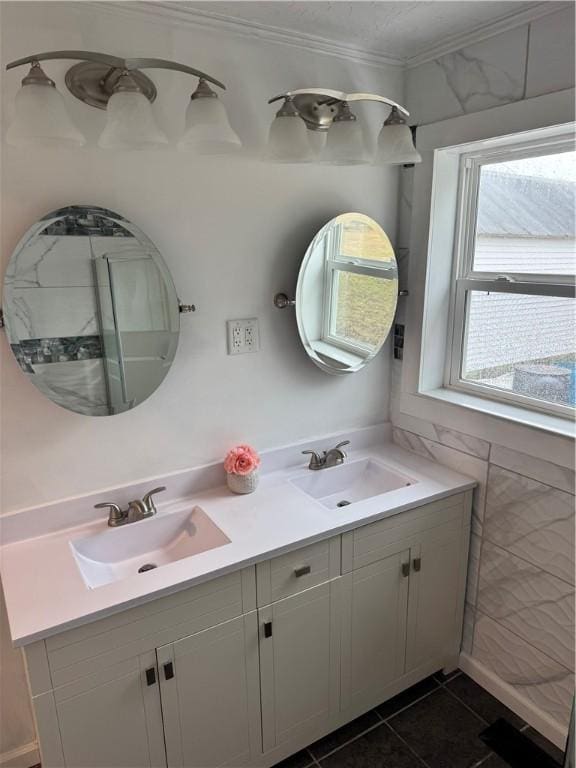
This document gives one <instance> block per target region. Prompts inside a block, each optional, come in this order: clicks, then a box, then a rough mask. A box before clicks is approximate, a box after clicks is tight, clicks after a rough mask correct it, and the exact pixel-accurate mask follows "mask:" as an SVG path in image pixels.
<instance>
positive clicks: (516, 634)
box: [476, 608, 574, 675]
mask: <svg viewBox="0 0 576 768" xmlns="http://www.w3.org/2000/svg"><path fill="white" fill-rule="evenodd" d="M476 610H477V611H478V613H481V614H482V616H484V617H485V618H487V619H490V621H493V622H494V624H498V626H499V627H502V629H505V630H506V631H507V632H510V634H511V635H514V636H515V637H517V638H519V639H520V640H521V641H522V642H523V643H524V645H528V646H529V647H530V648H534V650H536V651H538V653H541V654H542V655H543V656H546V658H547V659H548V660H549V661H552V662H554V664H557V665H558V666H559V667H562V669H563V670H564V671H565V672H566V673H567V674H569V675H573V674H574V673H573V671H572V670H571V669H569V668H568V667H567V666H566V665H565V664H563V663H562V662H561V661H558V659H555V658H554V656H550V654H549V653H548V652H547V651H543V650H542V648H539V647H538V646H537V645H533V644H532V643H530V642H528V640H526V639H525V638H523V637H522V635H519V634H518V632H515V631H514V630H513V629H510V627H507V626H506V625H505V624H502V622H501V621H500V620H499V619H495V618H494V616H490V614H489V613H486V612H485V611H483V610H481V609H480V608H477V609H476Z"/></svg>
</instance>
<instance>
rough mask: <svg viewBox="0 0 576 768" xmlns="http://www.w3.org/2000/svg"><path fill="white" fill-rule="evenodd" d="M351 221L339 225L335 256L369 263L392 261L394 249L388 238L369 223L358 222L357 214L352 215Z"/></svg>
mask: <svg viewBox="0 0 576 768" xmlns="http://www.w3.org/2000/svg"><path fill="white" fill-rule="evenodd" d="M354 216H355V218H354V220H353V221H347V222H345V223H344V224H340V225H339V229H340V243H339V249H338V250H339V253H338V254H337V256H340V257H344V258H346V257H348V258H352V259H369V260H370V261H392V260H393V259H395V256H394V249H393V248H392V243H391V242H390V240H389V239H388V236H387V235H386V234H385V233H384V232H383V231H382V230H381V229H380V227H378V228H376V227H374V226H373V225H372V224H371V223H370V221H367V222H364V221H359V220H358V216H359V214H354Z"/></svg>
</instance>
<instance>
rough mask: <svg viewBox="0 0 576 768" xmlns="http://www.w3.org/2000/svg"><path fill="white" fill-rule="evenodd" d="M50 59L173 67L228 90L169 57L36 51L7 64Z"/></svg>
mask: <svg viewBox="0 0 576 768" xmlns="http://www.w3.org/2000/svg"><path fill="white" fill-rule="evenodd" d="M50 59H75V60H76V61H91V62H94V63H96V64H104V65H105V66H107V67H110V68H111V69H120V70H126V71H133V70H140V69H171V70H174V71H176V72H184V73H186V74H188V75H193V76H194V77H199V78H202V79H203V80H207V81H208V82H209V83H212V84H213V85H217V86H218V87H219V88H223V89H224V90H226V86H225V85H224V83H221V82H220V80H216V78H214V77H211V76H210V75H207V74H206V73H205V72H201V71H200V70H199V69H194V68H193V67H189V66H187V65H186V64H180V63H178V62H177V61H169V60H167V59H121V58H119V57H117V56H110V55H108V54H107V53H98V52H96V51H47V52H45V53H35V54H33V55H32V56H25V57H24V58H23V59H16V60H15V61H11V62H10V63H9V64H7V65H6V69H13V68H14V67H21V66H23V65H24V64H33V63H34V62H37V61H49V60H50Z"/></svg>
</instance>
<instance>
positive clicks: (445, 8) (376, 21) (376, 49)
mask: <svg viewBox="0 0 576 768" xmlns="http://www.w3.org/2000/svg"><path fill="white" fill-rule="evenodd" d="M568 4H569V3H568V2H550V1H548V2H544V3H543V2H522V0H512V1H511V0H502V1H500V0H488V1H486V0H468V1H466V0H461V1H458V0H452V1H450V2H445V1H444V0H433V1H432V2H429V1H428V2H424V1H420V2H411V1H410V0H404V1H403V2H387V1H385V0H383V1H382V2H364V0H358V1H357V2H345V1H344V0H341V1H339V2H324V1H323V0H307V1H305V2H302V0H300V1H296V2H286V1H284V0H268V1H267V2H265V1H262V0H255V1H253V2H245V1H244V0H237V1H236V0H234V1H233V2H226V1H225V0H209V2H199V1H196V0H183V2H179V3H178V5H179V7H180V8H184V7H185V8H186V9H187V10H189V11H192V12H198V13H200V14H201V15H203V16H206V17H209V18H212V19H215V20H216V19H220V20H221V21H236V22H237V23H241V24H243V25H244V26H252V27H254V28H257V29H260V30H261V31H266V30H268V31H270V32H284V33H293V34H295V35H297V36H312V37H318V38H323V39H324V40H328V41H331V42H334V43H341V44H343V45H344V46H345V47H347V48H355V49H358V50H361V51H364V52H366V53H372V54H375V55H377V56H378V57H389V58H396V59H401V60H402V61H404V62H410V60H411V59H416V58H418V57H423V56H426V54H427V53H429V52H433V51H434V50H436V49H438V48H439V47H446V46H449V47H450V43H454V45H452V46H451V49H452V50H454V49H455V48H457V47H460V44H461V38H463V37H464V38H466V39H469V38H470V37H474V36H476V37H477V38H478V39H482V38H483V37H487V36H489V35H491V34H494V33H495V32H497V31H503V30H504V29H506V28H510V27H513V26H515V25H517V24H520V23H525V22H526V21H529V20H530V19H531V18H533V17H537V16H539V15H544V14H546V13H549V12H552V11H554V10H558V9H559V8H561V7H565V6H566V5H568ZM570 4H571V3H570ZM465 42H466V41H465ZM427 58H429V56H428V57H427Z"/></svg>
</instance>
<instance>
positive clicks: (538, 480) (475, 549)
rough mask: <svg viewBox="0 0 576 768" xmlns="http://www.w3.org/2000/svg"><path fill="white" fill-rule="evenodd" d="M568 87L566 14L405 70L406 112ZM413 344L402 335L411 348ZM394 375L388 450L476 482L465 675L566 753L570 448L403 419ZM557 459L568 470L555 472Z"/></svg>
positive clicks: (417, 257)
mask: <svg viewBox="0 0 576 768" xmlns="http://www.w3.org/2000/svg"><path fill="white" fill-rule="evenodd" d="M573 85H574V8H573V6H572V7H571V8H569V9H567V10H562V11H559V12H558V13H554V14H551V15H550V16H547V17H544V18H542V19H539V20H537V21H535V22H533V23H531V24H530V25H529V26H528V25H526V26H524V27H520V28H518V29H514V30H511V31H509V32H506V33H504V34H502V35H499V36H496V37H493V38H490V39H489V40H486V41H484V42H481V43H478V44H475V45H471V46H468V47H467V48H465V49H463V50H461V51H457V52H455V53H451V54H448V55H446V56H443V57H441V58H440V59H437V60H435V61H432V62H429V63H427V64H422V65H421V66H419V67H416V68H414V69H412V70H409V71H408V72H407V106H408V109H410V110H411V112H412V114H413V116H414V118H415V122H417V123H418V124H425V123H433V122H436V121H440V120H444V119H446V118H450V117H456V116H459V115H464V114H470V113H474V112H478V111H480V110H484V109H488V108H491V107H497V106H499V105H504V104H508V103H511V102H515V101H522V100H524V99H529V98H532V97H534V96H539V95H542V94H545V93H551V92H554V91H560V90H564V89H567V88H570V87H572V86H573ZM494 120H495V122H496V125H495V134H497V118H496V117H495V118H494ZM439 130H440V129H439ZM416 173H417V171H416ZM413 177H414V169H409V170H403V172H402V183H401V197H400V211H399V234H398V238H397V248H398V250H399V252H400V253H401V254H402V257H403V258H402V260H401V274H402V281H403V287H404V285H406V284H407V283H408V287H409V288H410V289H411V292H412V294H415V293H416V291H415V290H414V289H415V285H414V283H413V282H412V283H409V281H408V273H409V268H408V265H409V262H410V259H411V258H412V259H413V260H414V264H417V263H420V264H422V263H424V261H425V259H426V252H425V251H422V252H420V251H418V252H414V253H411V252H410V235H411V233H413V232H414V231H417V229H418V226H419V222H418V221H417V220H416V218H415V217H412V186H413V180H414V178H413ZM417 181H418V177H416V182H417ZM420 189H421V188H420ZM412 242H414V240H412ZM413 271H414V270H410V274H412V272H413ZM403 309H404V307H402V306H401V310H400V311H401V312H402V310H403ZM415 332H416V331H415V329H414V328H413V327H411V326H410V325H409V324H407V325H406V329H405V337H406V338H408V339H409V338H410V335H411V334H412V333H415ZM401 371H402V363H401V362H399V361H394V363H393V383H394V386H393V391H394V393H393V400H392V420H393V422H394V424H395V427H396V428H395V430H394V438H395V440H396V441H397V442H398V443H399V444H400V445H403V446H404V447H406V448H408V449H410V450H413V451H415V452H416V453H419V454H421V455H423V456H426V457H428V458H432V459H434V460H436V461H439V462H441V463H443V464H446V465H448V466H451V467H452V468H454V469H456V470H459V471H461V472H464V473H465V474H468V475H471V476H472V477H474V478H476V479H477V481H478V489H477V491H476V492H475V495H474V524H473V531H472V541H471V549H470V562H469V574H468V589H467V596H466V599H467V605H466V614H465V627H464V638H463V651H464V652H465V654H467V655H468V658H469V659H470V660H471V662H470V663H471V667H469V668H468V669H469V671H470V672H471V673H472V672H474V673H475V674H477V676H478V678H477V679H479V680H480V681H481V682H482V683H483V684H485V685H488V686H489V687H491V690H492V692H493V693H495V694H496V695H498V696H500V697H501V698H503V699H505V700H506V702H507V703H508V704H509V705H511V706H513V707H514V708H515V709H516V711H518V712H519V713H520V714H521V716H522V717H525V718H528V719H529V720H530V722H531V723H532V724H533V725H535V726H536V727H538V728H539V729H540V730H542V731H543V732H544V733H545V734H546V735H547V736H548V737H549V738H552V739H554V740H555V741H556V743H557V744H558V745H562V744H563V739H564V734H565V732H566V727H567V723H568V717H569V713H570V705H571V700H572V694H573V691H574V479H575V478H574V471H573V468H572V467H573V463H572V459H573V450H574V448H573V443H572V442H571V441H569V440H568V439H567V438H562V437H557V438H556V437H554V436H552V435H548V436H547V437H546V439H544V438H543V437H542V435H541V434H540V435H539V433H537V432H536V431H534V430H530V429H526V430H525V431H524V433H523V435H522V439H523V444H522V442H521V441H518V442H519V447H518V450H510V448H509V447H503V444H506V443H507V442H510V441H511V440H512V429H514V430H516V433H517V434H518V430H517V428H516V427H514V428H510V429H508V426H507V424H506V422H504V421H502V422H501V423H500V425H499V427H498V429H497V430H494V431H493V432H492V435H493V438H492V439H490V440H486V439H479V437H478V436H477V435H476V436H473V435H471V434H469V433H468V432H467V424H468V425H469V428H470V429H471V427H470V418H469V416H470V412H469V411H466V410H465V409H463V408H461V409H460V410H461V413H460V417H459V421H460V426H458V427H457V429H454V428H452V429H449V428H447V425H445V424H444V425H443V424H442V423H440V422H436V423H433V422H432V421H425V420H423V419H421V418H416V417H415V416H414V415H413V414H412V413H409V412H408V411H407V410H403V409H401V407H400V397H399V393H400V380H401ZM454 407H455V408H457V406H454ZM452 426H454V425H452ZM494 438H495V439H494ZM552 449H553V450H552ZM552 454H554V455H556V456H558V457H562V458H563V460H564V465H563V466H558V465H556V464H553V463H551V461H550V456H551V455H552ZM558 460H560V459H558Z"/></svg>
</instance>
